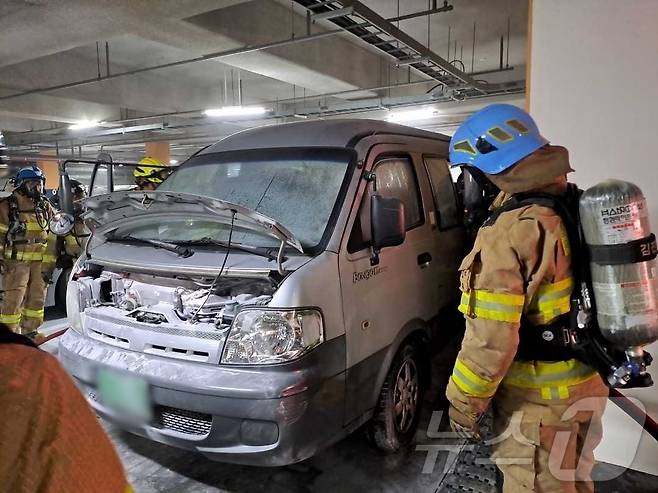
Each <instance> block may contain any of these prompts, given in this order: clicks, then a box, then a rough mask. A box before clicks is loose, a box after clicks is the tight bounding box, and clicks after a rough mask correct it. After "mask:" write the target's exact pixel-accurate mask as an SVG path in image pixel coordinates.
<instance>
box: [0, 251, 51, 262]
mask: <svg viewBox="0 0 658 493" xmlns="http://www.w3.org/2000/svg"><path fill="white" fill-rule="evenodd" d="M43 257H44V255H43V253H41V252H16V257H15V258H14V256H13V252H12V251H11V250H5V258H6V259H11V260H19V261H22V262H35V261H38V262H40V261H42V260H43Z"/></svg>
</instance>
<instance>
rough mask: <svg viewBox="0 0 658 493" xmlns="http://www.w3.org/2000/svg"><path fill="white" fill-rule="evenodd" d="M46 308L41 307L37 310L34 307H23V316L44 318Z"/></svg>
mask: <svg viewBox="0 0 658 493" xmlns="http://www.w3.org/2000/svg"><path fill="white" fill-rule="evenodd" d="M43 314H44V310H43V308H41V309H40V310H35V309H33V308H23V316H25V317H28V318H39V319H41V318H43Z"/></svg>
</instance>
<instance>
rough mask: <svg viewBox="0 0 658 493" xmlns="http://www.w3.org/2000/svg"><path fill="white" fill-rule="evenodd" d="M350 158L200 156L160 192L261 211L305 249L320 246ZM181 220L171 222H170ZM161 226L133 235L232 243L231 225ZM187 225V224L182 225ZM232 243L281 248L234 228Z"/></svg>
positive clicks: (283, 153)
mask: <svg viewBox="0 0 658 493" xmlns="http://www.w3.org/2000/svg"><path fill="white" fill-rule="evenodd" d="M350 158H351V153H350V152H349V151H346V150H343V149H339V150H330V149H290V150H274V151H270V150H265V151H242V152H226V153H218V154H208V155H201V156H198V157H194V158H192V159H190V160H189V161H188V162H187V163H185V164H183V165H182V166H181V167H180V168H179V169H177V170H176V171H175V172H174V173H173V174H172V175H171V176H170V177H169V178H168V179H167V180H166V181H165V182H164V183H163V184H162V185H161V186H160V187H158V190H162V191H174V192H182V193H190V194H196V195H204V196H207V197H212V198H216V199H221V200H225V201H227V202H231V203H234V204H237V205H241V206H243V207H246V208H249V209H252V210H255V211H257V212H260V213H262V214H264V215H266V216H268V217H270V218H272V219H274V220H275V221H277V222H278V223H280V224H281V225H282V226H284V227H285V228H287V229H288V230H289V231H290V232H291V233H292V234H293V235H294V236H295V238H297V239H298V240H299V241H300V243H301V244H302V245H303V246H304V247H305V250H306V248H310V249H312V248H313V247H315V246H317V245H318V244H319V243H320V242H321V240H322V236H323V234H324V232H325V230H326V229H327V226H328V225H329V220H330V217H331V214H332V211H333V210H334V207H335V205H336V201H337V199H338V196H339V194H340V190H341V186H342V185H343V183H344V181H345V180H346V174H347V170H348V168H349V163H350ZM180 221H181V219H180V218H178V219H174V218H172V222H180ZM178 226H179V225H177V224H176V225H175V224H158V225H152V226H147V227H144V228H139V231H137V230H132V231H131V232H130V234H131V236H135V237H139V238H151V239H159V240H162V241H173V242H176V241H188V242H189V241H195V240H202V239H205V240H214V241H226V240H227V239H228V229H229V226H228V225H221V224H220V225H218V224H217V223H213V224H210V223H207V222H204V221H190V220H186V221H185V225H184V227H178ZM180 226H183V225H180ZM232 240H233V241H234V242H240V243H243V244H248V245H252V246H277V245H278V240H277V239H276V238H274V237H270V236H268V235H266V234H262V233H260V232H255V231H250V230H249V229H243V228H239V227H236V228H235V230H234V232H233V238H232Z"/></svg>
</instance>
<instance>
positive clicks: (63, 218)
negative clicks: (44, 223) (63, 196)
mask: <svg viewBox="0 0 658 493" xmlns="http://www.w3.org/2000/svg"><path fill="white" fill-rule="evenodd" d="M74 226H75V219H74V218H73V216H72V215H71V214H66V213H65V212H62V213H59V214H56V215H55V216H54V217H53V218H52V219H51V220H50V223H49V227H50V231H51V232H52V233H54V234H56V235H57V236H66V235H67V234H69V233H70V232H71V230H72V229H73V227H74Z"/></svg>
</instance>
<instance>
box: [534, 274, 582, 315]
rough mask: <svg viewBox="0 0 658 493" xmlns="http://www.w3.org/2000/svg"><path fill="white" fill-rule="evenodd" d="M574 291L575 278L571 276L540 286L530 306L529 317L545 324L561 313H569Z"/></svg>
mask: <svg viewBox="0 0 658 493" xmlns="http://www.w3.org/2000/svg"><path fill="white" fill-rule="evenodd" d="M572 291H573V278H571V277H567V278H566V279H563V280H562V281H559V282H556V283H553V284H544V285H542V286H540V287H539V289H538V290H537V294H536V295H535V298H534V299H533V301H532V302H531V303H530V306H529V307H528V310H527V312H528V318H530V320H531V321H532V322H534V323H536V324H545V323H549V322H550V321H552V320H553V319H555V318H557V317H559V316H560V315H564V314H565V313H569V310H570V309H571V292H572Z"/></svg>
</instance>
